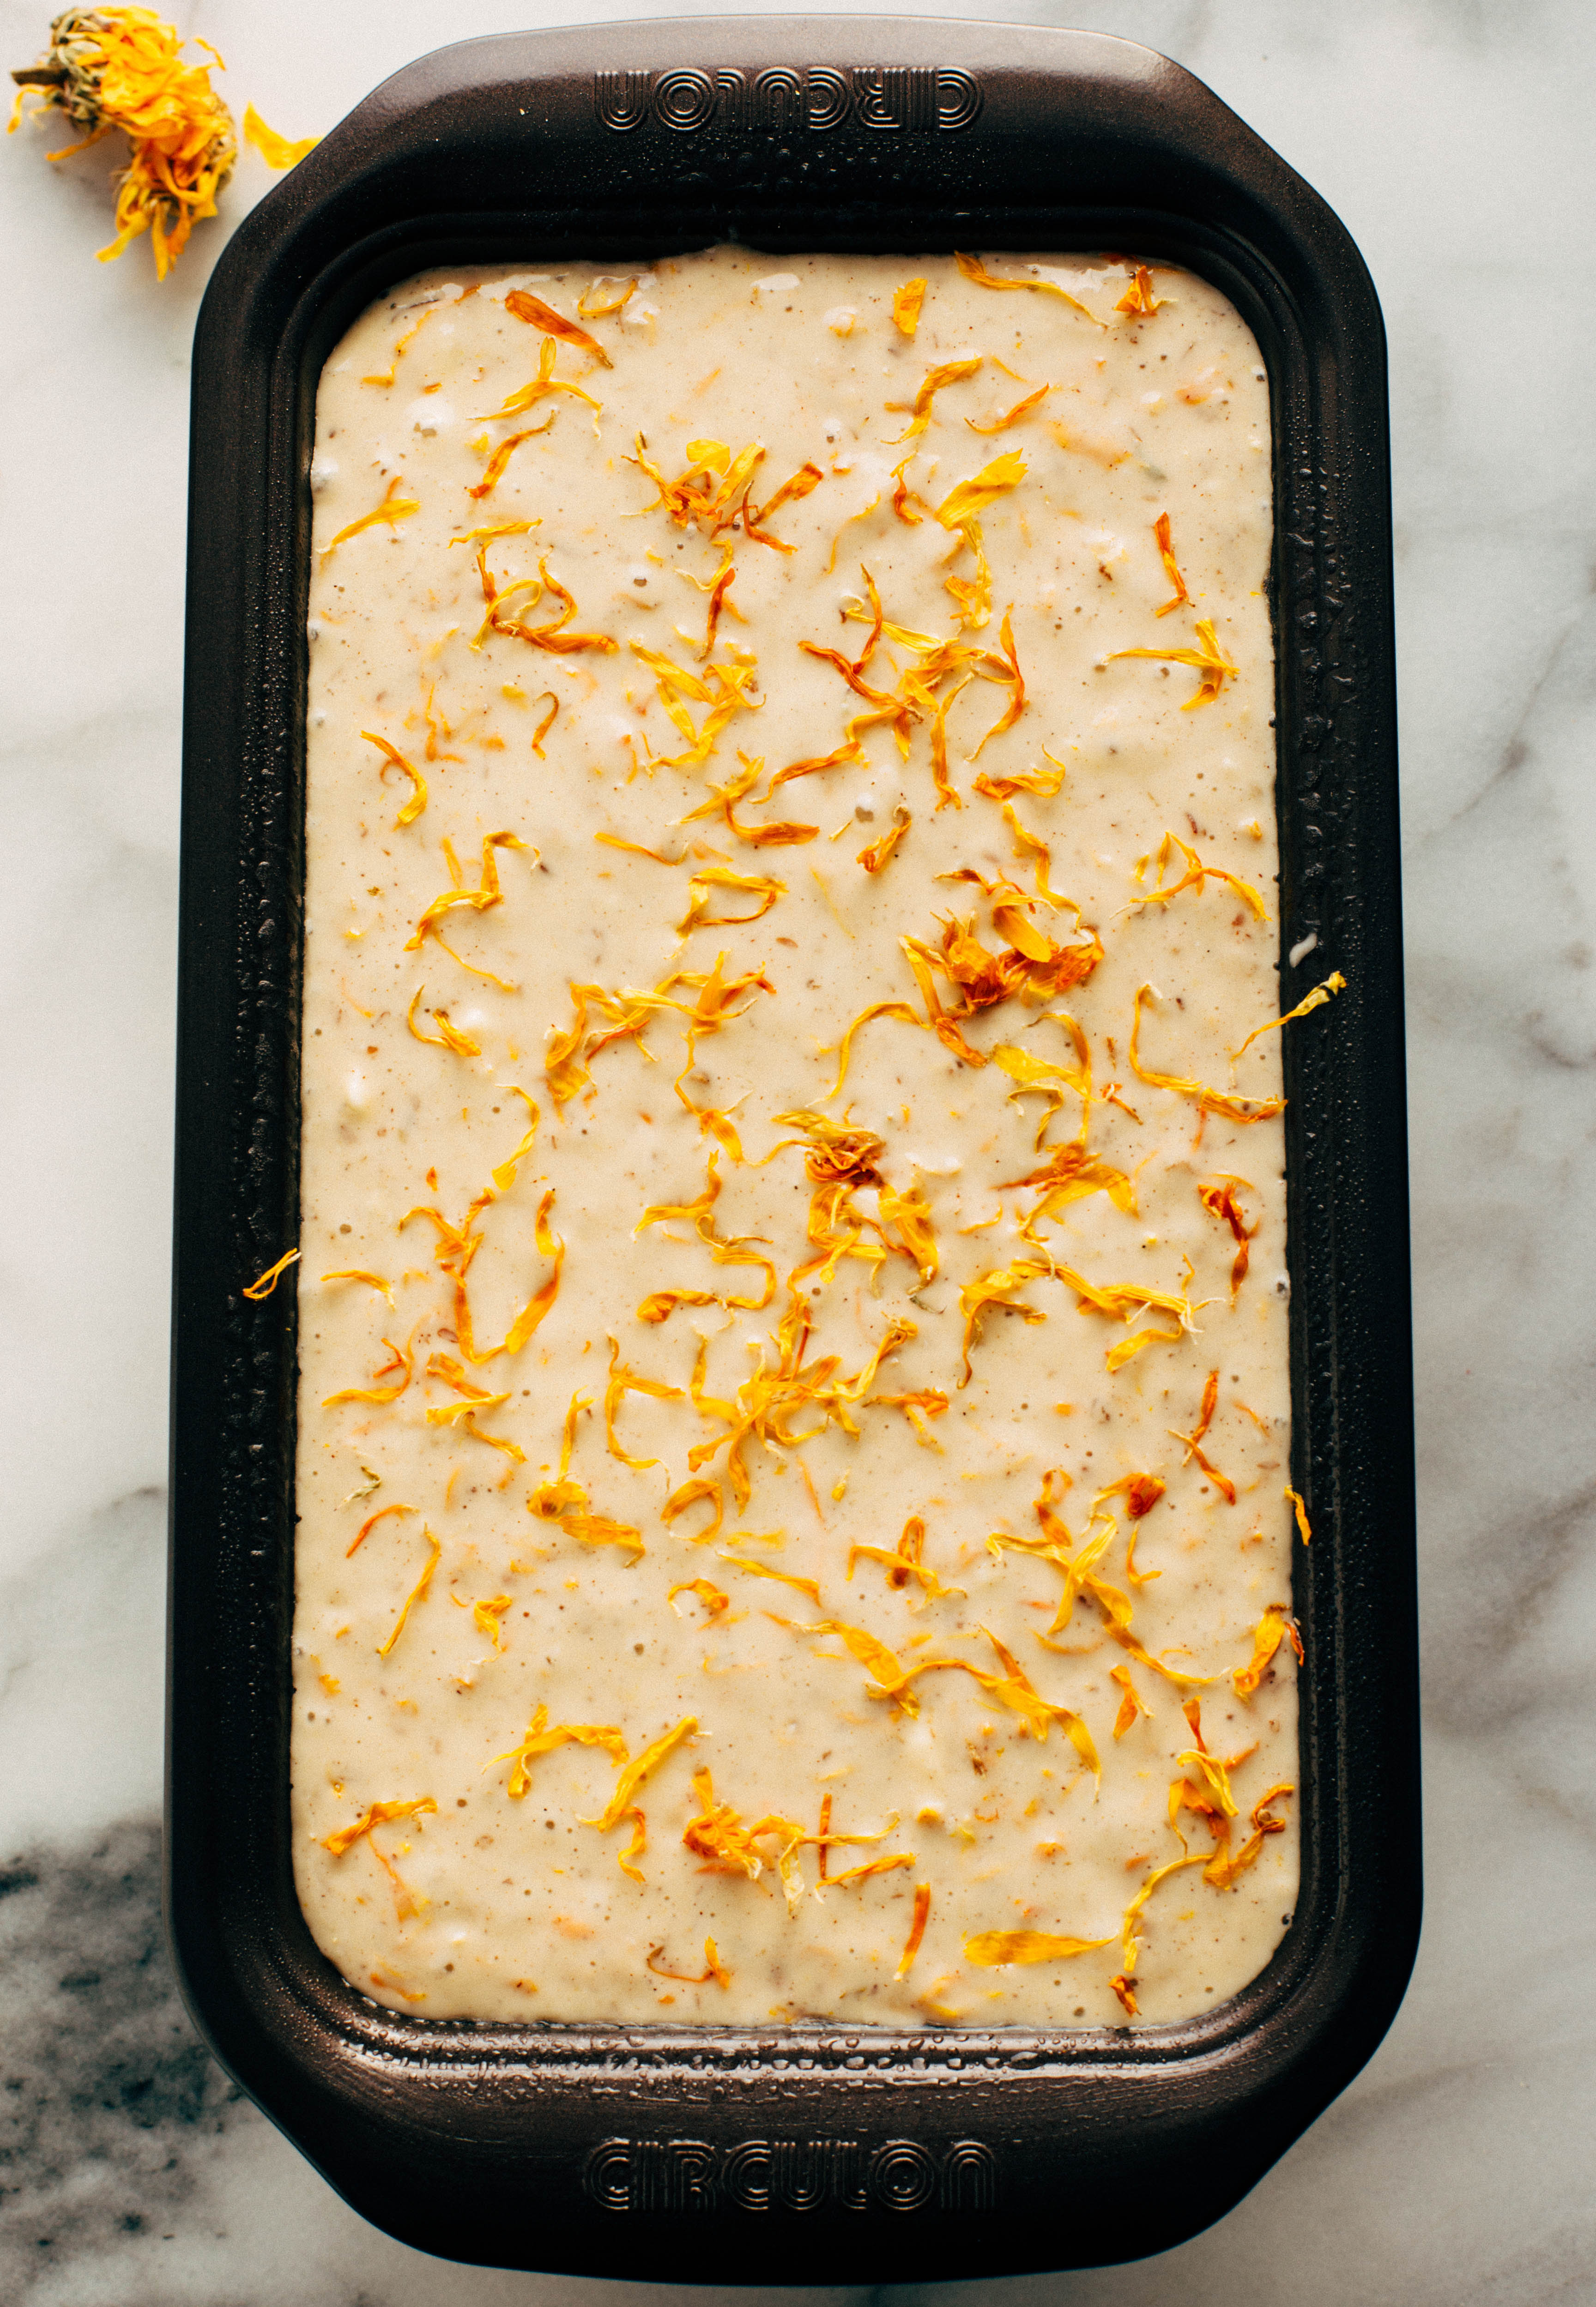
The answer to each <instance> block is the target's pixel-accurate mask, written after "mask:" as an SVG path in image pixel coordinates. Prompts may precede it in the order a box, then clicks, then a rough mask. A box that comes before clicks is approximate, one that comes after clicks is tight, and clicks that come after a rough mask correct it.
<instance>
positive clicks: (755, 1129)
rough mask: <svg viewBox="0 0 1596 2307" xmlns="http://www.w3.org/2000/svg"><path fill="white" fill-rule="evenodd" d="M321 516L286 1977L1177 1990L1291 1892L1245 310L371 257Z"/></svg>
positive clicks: (1263, 520)
mask: <svg viewBox="0 0 1596 2307" xmlns="http://www.w3.org/2000/svg"><path fill="white" fill-rule="evenodd" d="M916 280H919V281H922V282H923V283H924V287H923V294H922V297H921V298H920V300H919V302H918V304H916V296H915V293H914V289H913V287H912V284H913V283H914V281H916ZM312 477H313V488H314V492H315V524H314V552H315V558H314V563H313V582H312V589H311V627H310V631H311V659H310V664H311V673H310V730H309V802H308V812H307V890H306V915H305V1008H304V1073H303V1131H304V1137H303V1165H304V1166H303V1188H302V1234H301V1249H302V1261H301V1263H300V1265H299V1267H298V1269H297V1277H298V1285H299V1291H300V1361H301V1370H302V1379H301V1392H300V1412H299V1419H300V1423H299V1454H298V1504H299V1514H300V1522H299V1528H298V1539H297V1553H296V1579H297V1610H296V1646H295V1691H296V1695H295V1713H294V1726H293V1774H294V1775H293V1814H294V1829H295V1848H296V1867H297V1879H298V1884H299V1890H300V1895H301V1898H302V1900H303V1902H304V1906H305V1913H306V1915H307V1917H308V1918H309V1921H310V1925H311V1927H312V1929H313V1933H314V1934H315V1936H316V1938H317V1941H318V1942H319V1943H320V1944H321V1945H322V1947H323V1948H324V1949H325V1950H326V1951H327V1952H328V1954H329V1955H330V1958H331V1959H332V1960H333V1961H334V1962H336V1963H337V1964H338V1965H339V1968H341V1969H342V1970H343V1971H344V1972H345V1974H346V1975H347V1976H348V1977H349V1978H351V1979H352V1980H354V1981H355V1982H356V1984H357V1985H359V1986H360V1987H361V1988H362V1989H363V1990H365V1992H366V1993H368V1994H372V1995H373V1996H374V1997H376V1998H377V1999H378V2000H379V2001H381V2002H382V2003H387V2004H390V2005H391V2006H392V2007H394V2008H396V2009H415V2010H417V2011H422V2012H424V2013H425V2014H426V2015H428V2016H436V2017H450V2016H467V2017H476V2018H484V2019H515V2020H574V2021H582V2020H629V2021H636V2020H648V2019H654V2018H660V2019H668V2020H689V2021H692V2022H737V2023H750V2022H759V2023H766V2022H768V2020H770V2019H771V2018H772V2017H775V2018H777V2019H778V2020H793V2021H802V2020H819V2019H826V2020H841V2021H846V2022H849V2023H854V2024H858V2025H861V2026H869V2025H871V2024H877V2025H903V2024H911V2025H923V2024H925V2023H927V2022H928V2021H935V2022H938V2023H959V2022H962V2023H964V2024H966V2025H969V2026H973V2027H982V2028H988V2027H991V2026H994V2025H1005V2024H1008V2025H1018V2024H1025V2025H1039V2026H1048V2027H1056V2026H1071V2025H1081V2024H1094V2025H1101V2024H1105V2023H1108V2024H1115V2025H1124V2024H1127V2023H1133V2022H1139V2023H1144V2024H1145V2023H1150V2022H1156V2021H1160V2020H1171V2019H1175V2018H1179V2017H1183V2016H1188V2015H1193V2014H1198V2013H1201V2012H1204V2011H1212V2010H1213V2009H1214V2008H1215V2007H1216V2006H1217V2005H1218V2004H1220V2003H1223V2001H1224V2000H1225V1998H1226V1997H1227V1996H1230V1995H1232V1994H1235V1993H1236V1992H1237V1991H1238V1990H1239V1989H1240V1987H1241V1986H1243V1985H1245V1984H1246V1983H1247V1981H1248V1979H1250V1978H1251V1977H1254V1976H1255V1975H1256V1974H1257V1971H1258V1970H1259V1969H1260V1968H1262V1966H1263V1965H1264V1963H1265V1962H1266V1960H1267V1959H1268V1957H1269V1954H1270V1952H1271V1951H1272V1950H1273V1948H1274V1945H1275V1944H1276V1943H1277V1941H1278V1940H1279V1938H1280V1936H1281V1934H1282V1932H1283V1925H1284V1924H1285V1922H1286V1921H1287V1920H1288V1919H1289V1917H1290V1915H1291V1907H1292V1902H1293V1899H1294V1897H1295V1892H1296V1884H1297V1865H1298V1857H1297V1829H1296V1810H1297V1797H1296V1794H1295V1791H1294V1789H1295V1787H1296V1782H1297V1779H1298V1766H1297V1747H1296V1698H1295V1688H1294V1681H1293V1675H1294V1665H1293V1659H1292V1649H1293V1644H1294V1633H1295V1630H1294V1628H1293V1627H1292V1626H1291V1624H1290V1620H1289V1617H1288V1616H1287V1613H1288V1612H1289V1608H1290V1597H1291V1546H1292V1544H1293V1542H1294V1531H1293V1509H1292V1505H1291V1501H1290V1499H1289V1497H1288V1495H1287V1491H1286V1485H1287V1483H1288V1482H1289V1479H1290V1472H1289V1440H1290V1416H1289V1413H1290V1400H1289V1387H1288V1375H1287V1336H1286V1297H1287V1283H1286V1277H1285V1273H1284V1265H1285V1241H1284V1189H1283V1174H1282V1173H1283V1134H1282V1125H1281V1121H1280V1118H1279V1099H1280V1054H1279V1053H1280V1043H1281V1034H1280V1033H1278V1032H1266V1033H1264V1034H1263V1036H1262V1038H1261V1039H1259V1040H1257V1041H1255V1042H1252V1043H1251V1044H1250V1046H1248V1047H1247V1048H1246V1049H1245V1050H1241V1044H1242V1043H1243V1042H1244V1041H1245V1039H1246V1037H1247V1036H1248V1035H1249V1034H1251V1033H1253V1032H1254V1030H1255V1029H1256V1028H1260V1027H1266V1026H1267V1025H1269V1024H1270V1022H1271V1020H1273V1019H1274V1018H1275V1016H1276V1015H1277V1011H1278V1007H1279V998H1278V987H1279V979H1278V974H1277V971H1278V960H1279V953H1280V941H1281V931H1280V924H1279V922H1278V920H1277V918H1276V911H1277V908H1276V896H1275V887H1276V849H1275V824H1274V734H1273V727H1272V716H1273V699H1274V674H1273V662H1272V649H1271V639H1270V626H1269V618H1268V613H1267V604H1266V595H1265V585H1266V570H1267V565H1268V560H1269V553H1270V540H1271V509H1270V442H1269V430H1268V401H1267V391H1266V382H1265V378H1264V373H1263V369H1262V365H1261V363H1260V361H1259V358H1258V355H1257V347H1256V345H1255V344H1254V342H1253V339H1252V338H1251V336H1250V334H1249V333H1248V330H1247V328H1246V327H1245V326H1244V324H1243V323H1242V322H1241V321H1240V317H1239V315H1238V314H1237V313H1236V312H1235V311H1234V310H1233V309H1232V308H1231V305H1230V304H1228V303H1227V302H1226V300H1225V299H1224V297H1223V296H1221V295H1220V294H1219V293H1218V292H1217V291H1216V290H1214V288H1212V287H1209V286H1207V285H1206V284H1205V283H1204V282H1202V281H1200V280H1198V279H1195V278H1194V277H1193V276H1191V275H1190V274H1188V273H1186V272H1182V271H1180V270H1175V269H1173V268H1171V267H1166V266H1159V265H1155V266H1153V267H1151V268H1150V269H1148V270H1142V271H1140V272H1138V270H1137V267H1136V265H1135V264H1134V262H1126V261H1123V260H1120V259H1118V258H1115V259H1093V258H1082V257H1071V258H1068V259H1047V260H1045V261H1043V260H1033V259H1028V258H1022V257H1016V256H1012V255H1003V254H993V253H985V254H983V256H982V258H981V259H980V260H978V261H976V260H963V261H961V262H955V261H954V260H952V259H950V258H942V257H937V258H929V259H924V260H920V261H917V262H909V261H905V260H901V259H885V258H860V257H852V256H850V257H833V256H814V257H803V258H783V259H772V258H768V257H761V256H759V255H756V254H752V253H749V252H747V251H745V250H741V249H719V250H715V251H711V252H709V253H707V254H704V255H701V256H696V257H691V258H685V259H682V260H677V261H674V262H668V263H666V262H659V263H656V264H655V265H653V266H652V267H651V268H638V269H636V270H619V271H616V270H614V269H612V270H611V271H610V272H609V273H607V274H601V273H599V272H597V271H596V270H595V268H594V267H592V266H590V265H582V264H574V263H573V264H563V265H561V266H558V267H555V268H552V269H550V270H536V269H533V268H532V267H527V268H525V269H522V270H508V269H505V268H502V267H501V268H487V269H483V270H476V271H457V272H454V273H450V275H448V276H447V277H444V276H442V275H429V276H426V277H424V278H422V279H416V280H413V281H410V282H408V283H406V284H405V285H404V286H403V287H401V288H399V289H398V290H396V291H395V292H394V293H393V295H392V296H389V297H385V298H384V299H382V301H381V302H380V303H379V304H376V305H373V307H372V308H371V309H370V310H369V311H368V312H367V313H365V314H364V315H363V317H362V318H361V319H360V320H359V321H358V322H356V324H355V326H354V327H353V328H352V329H351V330H350V331H349V333H348V336H347V337H346V338H345V339H344V340H343V342H342V343H341V344H340V345H339V347H338V350H337V351H336V353H335V354H334V356H333V357H332V359H331V360H330V363H329V364H328V367H327V369H326V371H325V373H324V375H323V378H322V385H321V390H320V396H319V400H318V410H317V432H316V448H315V459H314V464H313V472H312ZM1308 975H1309V973H1306V972H1305V973H1304V982H1305V984H1306V982H1307V979H1308ZM1144 989H1152V990H1151V991H1145V990H1144ZM861 1020H863V1022H860V1021H861ZM850 1028H852V1029H853V1032H852V1037H851V1041H850V1040H848V1039H847V1037H848V1036H849V1030H850ZM1286 1030H1287V1031H1290V1032H1292V1033H1319V1032H1324V1031H1333V1030H1334V1010H1333V1009H1330V1010H1327V1011H1326V1014H1324V1015H1320V1016H1310V1017H1309V1018H1307V1019H1305V1020H1304V1021H1303V1022H1302V1023H1300V1024H1292V1025H1289V1026H1288V1027H1287V1028H1286ZM845 1042H846V1046H845ZM1239 1050H1240V1051H1241V1053H1240V1055H1239V1056H1235V1055H1233V1054H1232V1053H1233V1052H1236V1051H1239ZM844 1061H845V1077H844V1078H841V1079H840V1081H839V1076H840V1075H842V1074H843V1070H844ZM1177 1862H1183V1863H1177ZM707 1942H708V1944H707Z"/></svg>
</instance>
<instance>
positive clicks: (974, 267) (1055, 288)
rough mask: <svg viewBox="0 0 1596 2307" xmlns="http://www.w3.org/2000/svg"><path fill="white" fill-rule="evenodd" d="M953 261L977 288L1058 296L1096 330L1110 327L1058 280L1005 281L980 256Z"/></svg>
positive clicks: (964, 257)
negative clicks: (1025, 291)
mask: <svg viewBox="0 0 1596 2307" xmlns="http://www.w3.org/2000/svg"><path fill="white" fill-rule="evenodd" d="M953 261H954V262H955V263H956V264H957V267H958V269H959V270H960V271H961V272H962V273H963V274H964V276H965V279H966V280H972V281H974V284H975V286H976V287H977V288H1030V289H1033V290H1034V292H1035V293H1036V295H1037V296H1057V297H1058V299H1059V300H1060V303H1061V304H1068V306H1069V307H1070V308H1071V310H1072V311H1074V312H1077V313H1082V314H1084V315H1085V318H1086V319H1087V320H1088V321H1090V322H1092V323H1093V325H1094V327H1095V328H1099V329H1106V328H1107V326H1108V322H1106V321H1100V320H1099V319H1098V318H1097V315H1096V313H1094V312H1093V310H1092V308H1091V306H1090V305H1089V304H1082V302H1081V300H1080V298H1079V297H1078V296H1071V295H1070V293H1069V291H1068V288H1064V287H1060V284H1059V282H1058V281H1056V280H1016V279H1005V278H1003V277H1002V276H1000V274H998V273H996V272H989V271H988V270H987V269H986V267H985V265H984V264H982V262H981V259H980V258H979V257H978V256H963V255H958V254H956V255H955V257H954V260H953Z"/></svg>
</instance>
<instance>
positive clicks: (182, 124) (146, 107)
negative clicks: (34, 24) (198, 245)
mask: <svg viewBox="0 0 1596 2307" xmlns="http://www.w3.org/2000/svg"><path fill="white" fill-rule="evenodd" d="M194 45H195V47H201V48H203V49H204V50H205V52H206V54H207V56H209V57H210V63H208V64H184V61H183V39H182V36H181V34H180V33H179V32H178V31H177V30H176V28H175V27H174V26H172V25H171V24H168V23H167V22H165V21H164V20H163V19H162V18H161V17H159V16H158V15H157V14H156V13H155V11H154V10H153V9H152V8H68V9H66V10H65V11H64V13H62V14H61V15H59V16H57V17H56V21H55V22H54V23H53V24H52V25H51V26H50V46H49V50H48V53H47V55H46V56H41V57H40V59H39V63H38V64H30V65H29V66H27V67H26V68H25V69H24V70H22V71H20V72H13V74H12V78H13V81H16V83H17V90H18V94H17V99H16V103H15V105H14V106H13V110H12V116H11V126H12V127H13V128H15V127H16V125H17V123H18V121H19V119H20V118H21V112H22V107H23V105H24V103H25V101H26V99H27V98H28V97H29V96H30V94H31V95H33V96H35V97H36V98H37V99H39V109H40V110H42V111H48V110H52V109H53V110H56V111H58V112H64V113H65V115H66V116H67V118H68V119H69V120H70V121H72V122H73V124H74V126H76V127H79V128H82V130H83V131H84V132H85V133H84V135H83V138H82V142H79V143H77V144H71V145H68V146H67V147H66V148H65V150H63V151H60V152H52V153H51V154H50V155H49V158H50V159H52V160H65V159H71V157H72V156H73V153H74V152H82V151H84V150H87V148H88V147H89V146H90V144H98V143H99V140H100V138H101V137H102V136H108V135H109V134H110V133H111V131H112V130H113V129H118V128H119V129H121V130H122V132H123V133H124V135H126V137H127V138H128V140H129V142H130V143H131V144H132V147H133V150H132V153H131V156H130V158H129V161H128V166H127V167H126V168H125V169H124V172H123V175H122V176H121V178H120V180H119V184H118V188H117V193H116V239H115V240H114V241H113V242H112V244H111V245H110V246H109V247H108V248H102V249H101V250H100V252H99V255H100V262H102V263H105V262H109V260H110V259H111V258H112V257H116V256H120V255H121V253H122V252H123V250H124V248H125V247H126V246H127V244H128V243H129V242H130V241H133V240H136V239H137V238H138V236H139V235H140V234H141V233H142V232H148V233H149V235H150V246H151V247H152V248H153V250H154V252H155V270H156V275H157V278H158V279H162V280H164V279H166V277H167V273H168V272H169V271H170V270H171V268H172V266H173V264H174V262H176V258H177V257H178V256H179V255H180V254H181V253H182V251H183V248H184V244H185V243H186V241H187V239H188V236H189V233H190V231H191V229H192V228H193V226H194V225H195V224H196V223H198V221H199V220H200V219H201V218H202V217H210V216H214V215H215V214H216V196H217V194H218V193H219V192H220V190H221V188H222V186H223V185H224V184H226V183H227V178H228V176H230V175H231V174H232V171H233V163H234V161H235V160H236V159H237V157H238V139H237V135H236V132H235V129H234V125H233V116H232V114H231V113H230V112H229V111H228V110H227V106H226V105H225V104H224V103H223V102H222V100H221V99H220V97H219V96H218V94H217V93H216V90H214V89H213V88H212V87H211V85H210V74H211V72H212V70H213V69H218V70H225V69H226V67H225V65H223V64H222V60H221V57H220V56H219V55H218V54H217V52H216V50H215V49H214V48H213V47H211V46H210V41H209V40H202V39H196V40H195V43H194ZM244 133H245V139H246V141H247V142H250V143H251V144H253V146H254V147H255V149H256V150H257V151H258V152H259V153H260V154H261V156H262V159H264V160H265V162H266V164H267V166H268V167H272V168H291V167H294V166H295V165H296V162H298V161H300V160H303V159H304V158H305V154H306V153H307V152H308V151H310V150H312V149H313V146H314V145H315V144H316V143H317V142H318V141H319V140H318V139H317V138H316V137H314V136H304V137H298V138H289V137H287V136H279V134H278V133H277V131H276V130H275V129H274V128H270V127H268V125H267V124H266V123H265V121H263V120H262V118H261V116H260V114H259V113H258V112H257V111H256V110H255V108H254V107H253V105H251V106H249V107H247V109H246V110H245V116H244Z"/></svg>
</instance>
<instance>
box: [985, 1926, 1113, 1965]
mask: <svg viewBox="0 0 1596 2307" xmlns="http://www.w3.org/2000/svg"><path fill="white" fill-rule="evenodd" d="M1114 1936H1115V1934H1114V1933H1113V1932H1112V1931H1111V1932H1110V1933H1109V1934H1108V1937H1107V1938H1103V1939H1076V1938H1066V1937H1063V1936H1060V1934H1057V1933H1055V1932H1053V1931H978V1932H976V1934H974V1937H973V1938H967V1939H966V1940H965V1961H966V1962H973V1963H975V1964H977V1965H978V1966H979V1968H981V1969H982V1970H998V1969H1000V1968H1003V1967H1004V1966H1006V1965H1007V1964H1009V1963H1023V1962H1064V1961H1067V1960H1068V1958H1069V1957H1070V1956H1071V1955H1076V1954H1090V1953H1091V1951H1092V1950H1093V1948H1094V1947H1103V1946H1109V1945H1111V1943H1112V1942H1113V1939H1114Z"/></svg>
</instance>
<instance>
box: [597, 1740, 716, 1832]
mask: <svg viewBox="0 0 1596 2307" xmlns="http://www.w3.org/2000/svg"><path fill="white" fill-rule="evenodd" d="M698 1727H699V1724H698V1717H697V1716H696V1715H692V1714H684V1715H683V1716H682V1720H681V1721H680V1722H678V1723H677V1724H676V1725H675V1727H674V1729H670V1730H667V1731H665V1734H664V1736H663V1737H658V1738H656V1740H655V1741H654V1743H653V1745H651V1746H645V1747H644V1749H643V1751H642V1753H641V1754H639V1755H638V1756H637V1757H636V1758H635V1760H633V1761H632V1762H628V1763H627V1765H626V1767H625V1769H624V1770H623V1771H622V1773H621V1775H620V1777H619V1778H618V1779H617V1780H616V1781H615V1790H614V1794H612V1796H611V1797H610V1799H609V1801H608V1803H607V1804H606V1805H605V1808H604V1809H603V1810H602V1811H601V1812H600V1814H599V1815H598V1816H597V1817H596V1818H585V1819H584V1820H583V1821H582V1824H583V1825H584V1826H596V1827H597V1829H598V1831H599V1832H600V1833H601V1834H607V1833H608V1831H609V1830H610V1828H611V1827H613V1826H618V1825H619V1824H620V1822H621V1821H622V1819H623V1818H624V1817H625V1816H626V1814H627V1812H628V1811H629V1810H630V1809H631V1798H632V1797H633V1796H634V1795H635V1794H636V1792H637V1790H638V1788H639V1787H640V1786H641V1785H642V1783H643V1780H645V1779H646V1778H648V1775H649V1774H650V1772H651V1771H656V1770H657V1769H658V1768H659V1766H660V1764H661V1763H662V1762H665V1761H666V1760H668V1758H669V1757H670V1756H671V1755H672V1754H674V1753H675V1751H676V1749H677V1747H678V1746H679V1745H681V1744H682V1740H683V1739H684V1738H691V1736H692V1734H693V1732H694V1731H695V1730H696V1729H697V1728H698Z"/></svg>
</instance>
